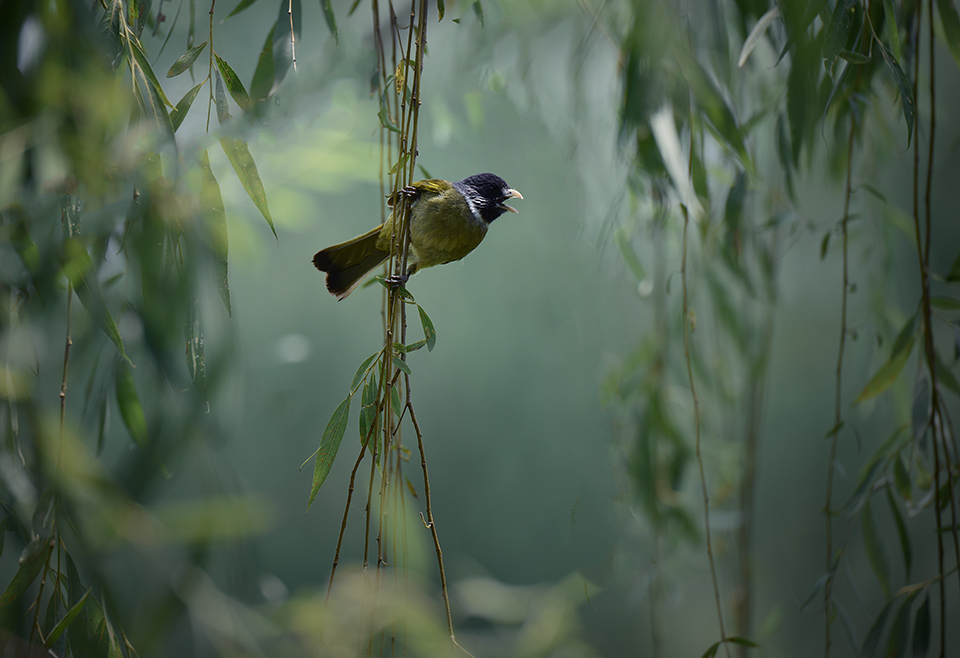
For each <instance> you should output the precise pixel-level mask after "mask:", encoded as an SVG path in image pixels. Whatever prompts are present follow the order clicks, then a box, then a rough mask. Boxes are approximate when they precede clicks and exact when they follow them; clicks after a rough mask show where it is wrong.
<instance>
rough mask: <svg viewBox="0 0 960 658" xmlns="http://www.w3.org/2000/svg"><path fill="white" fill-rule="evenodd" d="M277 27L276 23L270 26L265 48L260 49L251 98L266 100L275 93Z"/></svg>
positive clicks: (252, 81) (251, 87) (251, 84)
mask: <svg viewBox="0 0 960 658" xmlns="http://www.w3.org/2000/svg"><path fill="white" fill-rule="evenodd" d="M276 29H277V26H276V25H274V26H273V27H271V28H270V33H269V34H267V38H266V40H264V42H263V48H261V49H260V58H259V59H258V60H257V68H256V69H255V70H254V72H253V80H251V81H250V98H251V99H253V100H254V101H264V100H266V99H268V98H270V95H271V94H272V93H273V77H274V70H273V32H274V30H276Z"/></svg>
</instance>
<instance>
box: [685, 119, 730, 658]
mask: <svg viewBox="0 0 960 658" xmlns="http://www.w3.org/2000/svg"><path fill="white" fill-rule="evenodd" d="M690 142H691V146H690V148H691V149H692V148H693V135H692V134H691V136H690ZM691 162H692V158H691ZM681 209H682V212H683V259H682V263H681V265H680V280H681V283H682V286H683V354H684V356H685V357H686V362H687V378H688V379H689V381H690V394H691V396H692V397H693V426H694V435H695V436H696V454H697V466H698V467H699V468H700V486H701V488H702V490H703V529H704V534H705V538H706V543H707V559H708V561H709V562H710V578H711V580H712V581H713V596H714V599H715V600H716V604H717V621H718V622H719V624H720V641H721V642H722V643H723V648H724V650H725V651H726V653H727V658H730V646H729V645H728V644H727V633H726V631H725V630H724V627H723V606H722V605H721V603H720V585H719V583H718V582H717V567H716V564H715V563H714V559H713V543H712V541H711V539H710V496H709V494H708V493H707V477H706V475H705V474H704V470H703V455H702V453H701V452H700V398H699V397H698V396H697V385H696V382H695V380H694V377H693V363H692V359H691V357H690V329H691V327H690V323H691V315H690V306H689V302H688V299H687V233H688V232H689V226H690V214H689V212H688V211H687V208H686V206H682V207H681Z"/></svg>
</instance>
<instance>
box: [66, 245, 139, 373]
mask: <svg viewBox="0 0 960 658" xmlns="http://www.w3.org/2000/svg"><path fill="white" fill-rule="evenodd" d="M61 266H62V267H63V273H64V274H65V275H66V276H67V279H68V280H69V281H70V283H71V284H72V285H73V289H74V291H75V292H76V293H77V297H79V298H80V302H81V303H82V304H83V307H84V308H85V309H87V312H88V313H90V315H91V316H93V318H94V320H95V321H96V322H97V324H99V325H100V328H101V329H102V330H103V332H104V333H105V334H107V337H108V338H110V340H111V341H113V344H114V346H116V348H117V352H119V353H120V354H121V355H122V356H124V357H126V352H125V351H124V348H123V338H121V336H120V330H119V329H117V323H116V322H114V320H113V316H112V315H110V311H109V310H108V309H107V303H106V301H105V300H104V298H103V292H102V291H101V290H100V283H99V282H98V281H97V273H96V270H95V269H94V267H93V261H92V260H91V259H90V254H88V253H87V250H86V248H84V246H83V244H82V243H81V242H80V241H79V240H78V239H77V238H67V239H66V240H64V243H63V256H62V260H61Z"/></svg>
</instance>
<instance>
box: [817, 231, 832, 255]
mask: <svg viewBox="0 0 960 658" xmlns="http://www.w3.org/2000/svg"><path fill="white" fill-rule="evenodd" d="M832 234H833V231H827V232H826V233H825V234H824V236H823V240H821V241H820V260H823V259H824V258H826V257H827V249H829V247H830V236H831V235H832Z"/></svg>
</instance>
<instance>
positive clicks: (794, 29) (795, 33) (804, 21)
mask: <svg viewBox="0 0 960 658" xmlns="http://www.w3.org/2000/svg"><path fill="white" fill-rule="evenodd" d="M826 6H827V0H814V1H813V2H810V3H808V4H807V8H806V10H805V11H804V12H803V16H802V17H801V18H800V23H799V24H798V25H787V31H788V33H789V35H790V37H789V38H788V39H787V42H786V43H785V44H783V49H782V50H781V51H780V55H779V57H777V64H779V63H780V60H782V59H783V56H784V55H786V54H787V52H788V51H789V50H790V49H791V48H793V45H794V44H795V43H796V42H797V39H799V38H800V37H801V36H803V34H804V33H805V32H806V31H807V28H808V27H809V26H810V23H812V22H813V19H814V18H816V17H817V14H819V13H820V10H821V9H823V8H824V7H826Z"/></svg>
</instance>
